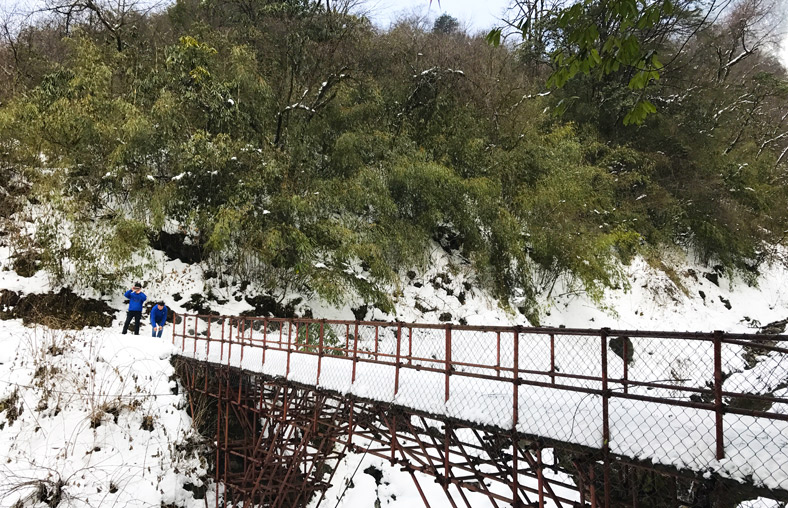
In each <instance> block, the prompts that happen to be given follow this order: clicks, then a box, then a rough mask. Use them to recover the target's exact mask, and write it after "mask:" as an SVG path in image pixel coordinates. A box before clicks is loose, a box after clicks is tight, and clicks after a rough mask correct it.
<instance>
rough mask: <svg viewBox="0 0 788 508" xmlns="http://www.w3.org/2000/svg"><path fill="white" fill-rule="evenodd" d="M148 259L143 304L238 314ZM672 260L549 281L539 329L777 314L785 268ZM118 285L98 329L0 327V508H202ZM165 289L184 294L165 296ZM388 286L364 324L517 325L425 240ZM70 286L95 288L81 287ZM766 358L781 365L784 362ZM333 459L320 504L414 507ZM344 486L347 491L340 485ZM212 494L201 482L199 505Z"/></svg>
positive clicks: (195, 478)
mask: <svg viewBox="0 0 788 508" xmlns="http://www.w3.org/2000/svg"><path fill="white" fill-rule="evenodd" d="M8 255H9V251H8V250H7V249H5V248H1V247H0V265H2V267H3V268H7V267H8V265H9V263H8ZM155 258H156V266H157V269H156V270H155V271H154V272H153V273H151V274H150V275H149V276H148V277H147V278H146V279H145V280H143V282H144V283H145V287H146V289H145V292H146V293H147V294H148V296H149V299H150V300H151V301H155V300H158V299H164V300H165V301H166V303H167V305H168V306H170V307H171V308H172V309H173V310H175V311H176V312H183V311H185V309H184V307H183V304H184V303H185V302H186V301H187V300H188V299H189V296H190V295H192V294H195V293H196V294H205V293H206V285H208V286H211V289H212V292H213V293H214V294H216V295H217V296H218V297H219V298H222V299H224V300H226V301H225V303H217V302H210V305H211V308H212V309H213V310H215V311H218V312H220V313H222V314H226V315H236V314H238V313H240V312H242V311H246V310H249V309H251V306H250V305H249V304H248V303H246V302H245V301H244V299H243V298H241V297H240V296H242V295H241V294H240V293H239V288H234V287H224V288H222V287H219V285H218V284H217V283H216V282H215V281H212V280H208V281H205V280H203V273H202V270H201V269H200V268H199V267H197V266H190V265H186V264H184V263H182V262H180V261H177V260H175V261H173V260H167V259H166V258H165V257H164V256H163V254H161V253H158V252H157V253H155ZM677 264H678V265H680V268H679V269H677V270H676V272H675V273H676V275H675V276H674V277H673V280H671V278H670V277H668V276H667V275H666V274H665V273H663V272H660V271H658V270H655V269H653V268H651V267H650V266H649V265H648V264H647V263H646V262H645V261H644V260H642V259H637V260H635V261H634V262H633V263H632V264H631V265H630V266H628V267H624V270H625V271H626V273H627V278H628V280H629V283H630V288H629V290H628V291H625V290H615V291H614V290H611V291H608V292H607V293H606V294H605V297H604V299H603V301H602V302H601V303H593V302H591V301H590V300H589V299H588V298H587V297H586V296H585V295H583V294H582V293H580V294H578V293H576V292H574V291H573V290H572V288H571V287H569V285H567V284H559V285H557V286H556V288H555V290H554V291H553V295H554V296H552V297H551V298H550V299H549V300H548V299H545V300H544V301H543V302H542V303H541V308H542V321H541V324H542V325H551V326H560V325H565V326H567V327H593V328H600V327H603V326H607V327H612V328H623V329H661V330H704V331H708V330H714V329H723V330H726V331H754V328H755V327H756V326H757V325H765V324H767V323H770V322H773V321H777V320H781V319H786V318H788V285H786V281H788V270H786V268H785V266H783V265H780V264H776V265H774V266H771V267H767V268H766V269H764V270H763V274H762V277H761V278H760V279H759V285H758V286H757V287H753V286H749V285H747V284H746V283H745V282H744V281H743V280H741V279H738V278H734V280H729V279H728V278H726V277H716V283H715V282H713V281H712V280H713V279H715V277H714V276H713V275H714V274H713V270H711V269H710V268H708V267H703V266H699V265H697V264H696V263H693V262H691V261H689V260H680V261H679V262H677ZM705 274H709V275H708V276H706V275H705ZM128 282H129V285H130V284H131V282H132V281H131V280H129V281H128ZM676 282H678V285H677V284H676ZM0 289H11V290H14V291H21V292H23V293H35V292H45V291H48V290H57V289H59V288H55V287H51V286H50V285H49V282H48V280H47V278H46V276H45V275H44V274H43V273H41V272H39V273H37V274H36V275H35V276H33V277H30V278H25V277H20V276H18V275H16V274H15V273H13V272H12V271H9V270H7V269H6V270H2V271H0ZM395 289H398V290H399V291H395ZM77 292H79V291H77ZM701 292H702V294H701ZM121 293H122V292H118V294H116V295H113V296H112V297H110V298H108V299H107V301H108V303H109V304H110V305H111V306H112V307H113V308H116V309H118V311H119V312H118V313H117V314H116V319H115V322H114V324H113V326H112V327H111V328H110V329H86V330H82V331H79V332H62V331H54V330H49V329H46V328H44V327H25V326H23V325H22V324H21V322H19V321H0V401H14V403H13V404H12V405H13V406H14V407H15V408H16V409H17V412H18V413H20V414H19V415H18V417H17V418H16V419H15V421H13V422H11V421H10V419H9V412H8V411H3V412H2V413H0V426H2V429H0V450H2V451H0V454H2V455H0V485H2V486H3V487H0V506H12V505H13V504H14V503H15V502H16V501H18V500H27V502H26V505H27V506H34V505H36V504H37V503H38V505H39V506H44V505H42V504H41V501H36V499H37V498H38V497H41V496H40V495H39V492H40V490H39V485H40V484H43V485H45V486H46V487H47V489H49V490H48V491H47V490H46V489H44V494H45V495H44V496H43V497H44V498H45V499H46V498H47V496H49V499H50V500H51V498H52V496H53V495H54V494H55V493H56V491H57V489H56V488H55V487H56V486H57V484H58V482H59V481H62V483H63V485H62V488H61V489H60V490H61V492H62V494H61V495H62V496H63V499H65V498H69V499H72V500H75V501H76V500H85V501H86V502H87V503H89V505H90V506H102V505H106V506H110V505H119V506H160V505H161V504H162V503H164V504H174V505H176V506H184V507H190V506H204V503H205V500H203V499H195V497H194V494H193V493H192V492H191V491H190V490H187V488H188V489H191V490H195V489H194V488H193V487H191V484H193V485H195V486H196V487H199V486H200V485H201V482H200V480H199V478H200V476H201V475H203V474H205V467H206V464H205V463H204V461H201V460H200V459H199V453H198V451H199V448H198V447H196V446H195V443H197V442H198V437H197V436H195V435H194V433H193V432H192V431H191V430H190V420H189V417H188V415H187V414H186V411H185V407H184V406H185V399H184V396H183V394H182V393H178V394H174V393H173V390H174V388H175V387H176V383H175V382H174V381H172V380H171V379H170V377H171V376H172V374H173V369H172V366H171V365H170V363H169V357H170V355H171V353H172V351H173V349H172V347H171V346H170V345H169V344H168V342H167V340H166V334H165V339H160V340H159V339H152V338H150V337H149V334H150V329H149V327H148V326H147V325H145V326H143V327H142V331H141V336H140V337H134V336H131V335H127V336H122V335H120V334H119V331H120V326H121V324H122V319H123V317H124V314H125V313H124V312H123V310H124V307H123V297H122V294H121ZM176 293H177V294H180V295H181V296H182V297H183V298H181V299H180V300H179V301H175V300H174V298H173V295H175V294H176ZM392 293H394V294H397V295H398V296H397V302H396V304H397V309H398V310H397V315H396V316H387V315H384V314H382V313H381V312H380V311H379V310H377V309H370V310H369V311H368V312H367V315H366V316H365V317H366V319H386V320H393V319H398V320H401V321H422V322H438V321H440V320H441V319H445V318H446V313H449V314H451V321H452V322H455V323H456V322H459V321H460V320H462V321H463V322H466V323H468V324H523V325H527V324H528V323H526V322H525V319H524V318H523V317H522V316H521V315H519V314H518V313H517V312H516V311H505V310H502V309H500V308H499V307H498V306H497V305H496V302H495V301H494V300H493V299H492V298H490V297H489V296H488V295H486V294H485V293H484V292H483V291H480V290H479V289H478V288H477V287H476V285H475V284H474V277H473V274H472V273H470V272H468V271H467V270H466V269H464V268H463V266H462V264H461V263H458V262H457V260H456V259H452V258H451V257H449V256H448V255H446V254H445V253H444V252H443V251H442V250H441V249H440V248H439V247H437V246H436V247H435V249H434V250H433V252H432V266H431V268H430V269H429V270H427V272H426V273H417V274H416V275H415V277H412V278H411V277H407V276H406V277H403V282H402V284H401V286H400V287H399V288H392ZM82 294H84V295H85V296H97V295H94V294H92V293H91V292H90V291H84V292H82ZM289 296H290V297H297V296H302V295H289ZM350 307H351V304H348V305H346V306H344V307H343V308H333V307H331V306H329V305H327V304H325V303H324V302H320V301H316V300H310V299H305V300H304V301H303V303H301V304H300V306H299V308H298V309H297V310H299V311H300V312H303V311H304V310H305V309H307V308H308V309H310V310H311V311H312V312H313V314H314V316H315V317H325V318H341V319H352V318H353V313H352V311H351V308H350ZM728 307H730V308H728ZM610 309H615V312H612V311H611V310H610ZM53 345H54V347H53ZM46 351H48V353H47V354H45V352H46ZM53 351H54V352H55V353H57V354H52V352H53ZM770 361H772V362H776V363H777V364H780V363H781V362H782V359H778V358H773V359H771V360H770ZM782 363H783V364H784V362H782ZM767 367H768V365H767V364H766V363H765V364H764V365H762V366H760V368H761V369H765V368H767ZM756 370H757V369H756ZM738 375H742V374H738ZM747 375H749V374H747ZM752 375H753V376H755V375H757V373H755V372H753V374H752ZM732 379H735V378H732ZM14 393H16V396H15V398H14V396H13V394H14ZM9 407H10V406H9ZM20 408H21V411H19V409H20ZM144 423H145V425H143V424H144ZM151 424H152V425H151ZM359 463H361V465H360V466H358V467H357V465H358V464H359ZM370 465H375V467H376V468H377V469H379V470H380V471H382V473H383V477H382V478H381V479H380V480H379V482H378V481H376V479H375V478H373V477H372V476H371V475H370V474H367V473H365V472H364V471H365V470H366V469H367V468H368V466H370ZM339 467H340V471H339V472H338V474H337V475H336V477H335V486H334V488H332V489H331V491H330V492H329V493H328V494H327V504H326V506H335V505H338V506H345V507H355V506H369V507H370V508H371V507H372V506H373V505H374V504H375V500H378V499H379V500H380V501H381V503H382V505H383V506H389V507H392V508H396V507H407V508H411V507H412V506H414V505H416V506H417V505H419V504H420V497H419V495H418V493H417V491H416V489H415V487H414V486H413V484H412V481H411V479H410V477H409V475H408V474H407V473H403V472H401V471H399V470H398V468H391V467H390V466H388V464H386V463H381V462H380V461H377V459H374V458H371V457H363V456H362V455H360V454H354V455H350V456H348V457H347V458H346V459H345V460H343V461H342V463H341V464H340V466H339ZM351 477H352V482H351V481H350V480H351ZM42 482H43V483H42ZM348 483H352V485H353V487H352V488H345V487H346V486H347V485H348ZM421 484H422V486H425V488H426V490H427V496H428V499H430V502H431V504H432V506H447V505H448V503H447V501H445V498H444V496H443V494H442V492H441V489H440V487H439V486H438V485H436V484H434V483H433V482H432V480H431V479H428V478H424V479H423V481H422V482H421ZM184 487H186V488H184ZM212 492H213V490H212V486H211V485H210V484H209V485H208V492H207V494H206V498H207V500H208V502H209V504H212V499H213V497H212V496H213V493H212ZM340 496H341V499H339V497H340ZM480 502H481V501H480ZM480 506H482V505H481V504H480Z"/></svg>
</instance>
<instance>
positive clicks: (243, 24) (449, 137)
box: [0, 0, 788, 308]
mask: <svg viewBox="0 0 788 508" xmlns="http://www.w3.org/2000/svg"><path fill="white" fill-rule="evenodd" d="M91 19H93V18H89V17H86V18H85V20H84V22H83V23H82V25H81V27H80V29H79V30H73V27H72V30H71V31H69V33H68V35H67V36H66V37H65V38H62V39H61V37H62V36H63V35H64V32H63V31H64V30H65V25H64V24H63V23H65V21H63V20H58V19H57V18H54V17H53V18H52V19H50V20H48V21H47V22H46V24H41V25H39V26H30V27H25V28H24V29H23V30H22V31H21V32H20V33H19V35H18V37H17V39H16V42H18V41H20V40H24V41H27V42H28V43H29V44H27V45H26V46H24V47H22V48H20V49H18V50H17V51H15V52H13V54H12V52H9V48H10V47H11V46H10V45H9V42H10V41H6V43H5V45H4V46H3V47H2V48H0V65H2V66H3V68H4V69H6V70H8V71H9V72H8V75H10V76H12V78H8V79H11V80H12V81H13V82H11V81H9V82H8V83H6V84H8V85H9V87H8V88H6V89H7V90H10V92H8V93H9V95H8V96H7V97H5V98H4V99H3V103H2V105H0V143H1V144H2V153H0V165H2V167H3V168H7V171H6V170H5V169H4V171H6V172H7V174H9V175H10V172H11V171H13V173H14V175H16V177H18V178H17V179H19V178H21V179H23V180H26V181H28V182H30V183H32V184H33V185H32V188H31V190H30V193H31V194H30V198H31V200H33V201H34V202H36V203H38V205H39V211H38V213H37V214H36V215H34V218H35V220H36V221H37V223H38V224H39V228H38V230H37V237H36V240H37V248H38V249H40V250H41V252H42V256H41V257H42V260H43V266H44V267H45V268H47V269H48V270H49V271H50V272H51V273H53V274H54V275H56V276H58V277H60V278H62V279H69V280H76V281H78V282H80V283H83V284H89V285H93V286H96V287H100V288H102V289H108V288H110V287H112V285H113V284H115V283H117V281H118V279H117V278H118V276H119V275H120V274H129V273H134V270H135V269H136V270H139V269H141V267H142V266H143V265H142V263H144V259H145V257H144V256H145V253H146V246H147V242H148V238H150V237H151V235H153V237H155V235H156V234H157V232H158V231H161V230H162V229H163V228H165V226H166V225H170V226H168V227H172V226H171V225H172V224H177V227H178V228H180V230H181V231H182V232H185V233H187V234H188V235H189V236H190V237H191V239H192V241H193V242H194V244H195V245H198V246H199V247H200V248H201V249H202V251H203V254H204V259H205V260H206V262H207V263H209V264H212V265H215V266H217V267H221V268H222V270H221V271H224V272H227V271H229V272H230V274H231V275H232V276H235V277H239V278H241V279H244V280H251V281H255V282H258V283H260V284H261V285H263V286H264V287H266V288H268V289H270V290H272V291H274V292H280V293H281V292H282V291H284V290H286V289H295V290H298V291H302V292H315V293H317V294H319V295H321V296H322V297H324V298H326V299H328V300H329V301H333V302H339V301H342V300H343V299H344V298H345V297H347V296H348V295H350V294H355V295H359V296H360V297H361V298H362V299H364V300H366V301H368V302H371V303H374V304H376V305H378V306H380V307H382V308H390V305H391V301H390V300H389V297H388V289H387V288H388V287H389V286H388V284H389V283H391V282H393V281H396V280H398V274H399V273H400V272H401V271H403V270H407V269H409V268H410V267H412V266H413V265H418V264H420V263H423V262H425V259H426V256H425V252H426V249H427V247H428V245H429V242H430V241H432V240H433V239H436V240H446V239H448V238H450V242H448V243H450V244H451V245H452V246H454V247H458V249H459V254H460V255H462V256H464V257H465V258H466V259H467V260H468V261H469V262H470V263H472V264H473V265H474V266H475V268H476V272H477V273H478V274H479V279H480V281H481V282H482V283H483V284H484V285H486V287H488V288H489V289H490V290H492V291H493V292H494V293H495V294H496V296H498V297H499V298H501V299H502V301H504V302H508V301H510V299H511V298H512V297H513V296H515V295H522V296H524V297H525V302H524V305H525V307H526V308H528V307H530V306H531V305H532V304H533V301H534V296H535V295H536V294H537V293H540V292H544V291H550V290H551V288H552V287H553V284H554V283H555V281H556V280H557V278H558V277H560V276H562V275H565V276H568V277H570V278H574V279H575V280H577V281H578V283H579V284H581V285H582V287H583V288H585V289H586V290H588V291H590V292H592V294H599V292H600V290H601V289H603V288H604V287H607V286H610V285H615V284H618V283H620V282H621V281H620V279H619V274H618V272H617V269H616V267H617V266H619V262H624V263H626V262H628V260H630V259H631V258H632V256H633V255H635V254H637V253H642V252H648V253H649V255H652V256H653V255H654V253H655V252H656V253H658V252H659V250H660V249H661V248H662V247H664V246H666V245H673V244H679V245H682V246H686V247H689V248H692V249H694V250H695V251H696V252H698V253H700V255H702V256H703V258H704V259H705V260H707V261H713V262H714V263H715V264H721V265H723V266H724V267H726V268H728V269H738V268H747V269H752V268H753V267H755V266H757V263H759V262H761V261H763V259H764V254H763V253H764V252H765V251H764V250H763V249H762V246H763V245H764V244H765V243H778V242H782V241H783V236H784V234H783V229H784V227H783V225H784V224H786V223H788V221H787V219H788V217H786V203H788V200H787V199H786V198H788V196H786V181H785V170H786V164H788V160H786V159H788V158H786V157H782V156H781V152H782V150H783V148H784V146H785V143H784V142H781V141H780V140H782V139H783V138H780V137H778V136H780V135H781V133H782V131H783V130H785V129H786V127H785V125H784V123H785V118H782V119H780V117H779V115H777V114H776V113H775V112H774V110H773V109H774V108H778V107H779V108H782V110H784V108H785V106H786V103H788V85H787V84H786V80H785V72H784V70H783V69H782V68H781V67H779V65H777V64H776V63H775V62H774V61H772V60H771V59H770V58H769V57H768V56H765V55H756V56H752V57H751V59H750V62H751V63H747V65H746V66H736V67H735V68H734V69H733V71H732V72H729V73H728V74H726V75H725V79H722V78H721V76H720V69H719V68H718V67H714V66H713V65H695V67H694V68H693V67H691V66H689V65H684V66H677V67H676V68H675V70H673V68H665V69H664V70H663V71H662V80H661V81H660V83H659V84H658V85H653V86H650V88H647V92H648V93H649V94H650V96H649V98H650V100H651V102H653V103H655V104H657V105H658V106H659V107H660V111H659V113H658V114H656V115H651V116H650V117H649V118H648V119H647V120H646V122H645V123H644V124H643V125H641V126H638V127H627V128H624V127H623V126H621V118H622V117H623V116H624V115H625V113H626V111H627V108H628V107H631V104H630V105H629V106H628V105H627V104H628V103H627V100H628V99H627V98H626V96H627V94H625V93H623V92H621V91H622V90H624V89H625V88H626V86H627V82H626V79H624V80H622V79H620V78H618V77H616V76H613V75H610V76H604V77H602V78H601V79H597V80H594V79H592V77H591V76H583V75H582V74H580V75H578V77H577V79H574V80H571V81H569V83H568V84H567V85H566V87H565V88H564V89H562V90H557V91H553V92H552V93H551V94H550V95H545V94H541V93H540V92H542V91H543V90H544V83H545V79H546V77H547V74H548V73H549V69H547V68H546V67H545V66H544V65H543V64H542V65H538V64H536V63H535V61H536V60H538V59H536V60H535V56H534V50H533V48H531V49H528V48H525V49H523V48H520V49H517V50H513V49H512V48H507V47H491V46H489V45H488V44H486V42H485V41H484V40H483V39H482V38H479V37H470V36H468V35H466V34H463V33H461V32H458V31H457V30H456V29H451V30H449V29H437V28H436V29H433V30H429V29H427V28H426V27H422V26H420V25H419V24H418V23H416V22H408V21H403V22H401V23H399V24H398V25H396V26H394V27H393V28H392V29H391V30H389V31H387V32H381V31H379V30H377V29H375V28H373V27H372V26H371V25H370V24H369V22H368V21H366V20H365V19H363V18H359V17H357V16H354V15H352V14H348V13H341V12H326V11H325V10H324V7H323V5H322V4H321V3H316V2H307V1H303V2H281V3H277V2H266V1H263V2H257V3H249V5H248V9H246V10H242V9H241V8H240V4H237V3H234V2H225V1H223V0H215V1H212V2H197V1H191V0H182V1H179V2H177V3H176V4H174V5H173V6H171V7H170V8H169V9H168V10H167V11H166V12H159V13H153V14H147V15H145V16H142V17H140V18H139V19H138V20H137V21H136V22H135V23H132V24H126V25H122V26H121V28H122V29H121V28H118V30H115V31H114V32H113V33H108V32H107V30H106V29H103V28H102V27H101V26H93V25H91V24H90V20H91ZM94 21H95V20H94ZM443 21H444V22H446V21H450V20H443ZM436 26H437V25H436ZM441 26H443V25H441ZM447 26H448V25H447ZM451 26H453V25H451ZM726 30H727V32H726ZM732 30H733V28H731V26H727V25H725V23H724V22H720V23H718V24H717V25H709V26H708V27H706V28H705V29H704V30H701V31H699V32H698V35H697V37H696V38H695V39H693V41H692V43H691V44H690V45H689V46H687V48H686V49H684V48H682V49H683V52H682V53H679V54H678V56H677V61H681V62H684V63H686V62H685V61H687V62H702V63H704V62H705V63H708V59H710V58H711V53H710V52H711V51H712V49H711V48H710V47H707V46H708V45H704V37H706V38H708V39H714V40H715V41H716V40H721V39H724V38H725V37H726V33H728V32H730V33H729V34H728V35H729V36H730V37H734V36H735V34H734V33H733V32H732ZM556 33H558V34H559V35H558V36H560V31H559V32H556ZM661 44H663V46H661V47H660V51H661V52H662V54H665V53H670V52H671V51H674V52H676V51H678V49H679V48H671V47H670V44H669V43H664V42H663V43H661ZM14 48H17V46H14ZM663 58H664V57H663ZM756 60H757V62H756ZM745 67H746V68H745ZM3 79H6V78H3ZM682 91H684V93H683V95H682ZM741 97H747V98H748V99H747V100H745V101H742V102H741V104H739V103H737V102H736V101H737V100H740V101H741ZM569 99H571V100H569ZM753 101H755V102H757V107H756V106H753ZM559 105H560V108H559V109H561V110H565V113H564V115H563V116H562V117H555V116H554V115H553V114H552V112H553V111H554V110H555V109H556V107H557V106H559ZM567 105H568V106H567ZM742 115H744V117H743V116H742ZM782 136H783V137H785V135H784V134H782ZM775 137H778V139H777V140H774V139H773V138H775ZM770 140H771V141H770ZM782 153H783V155H784V152H782ZM10 179H11V178H10V177H8V176H5V175H4V176H3V178H2V179H0V184H2V185H3V189H5V188H6V187H8V188H10V187H9V181H10ZM42 207H43V209H44V210H47V213H43V214H42V213H41V209H42ZM130 270H131V272H130Z"/></svg>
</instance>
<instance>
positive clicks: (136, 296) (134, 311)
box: [123, 282, 148, 335]
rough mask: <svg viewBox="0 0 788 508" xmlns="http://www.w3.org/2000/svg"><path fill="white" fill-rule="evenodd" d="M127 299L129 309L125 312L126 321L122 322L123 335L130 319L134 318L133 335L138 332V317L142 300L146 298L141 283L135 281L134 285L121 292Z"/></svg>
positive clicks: (140, 314)
mask: <svg viewBox="0 0 788 508" xmlns="http://www.w3.org/2000/svg"><path fill="white" fill-rule="evenodd" d="M123 296H125V297H126V298H128V299H129V310H128V311H127V312H126V322H125V323H124V324H123V335H126V332H127V331H128V330H129V324H131V320H132V319H133V320H134V335H139V334H140V319H141V318H142V302H144V301H145V300H147V299H148V297H147V296H146V295H145V293H143V292H142V284H140V283H139V282H137V283H136V284H134V287H133V288H131V289H129V290H128V291H126V292H125V293H123Z"/></svg>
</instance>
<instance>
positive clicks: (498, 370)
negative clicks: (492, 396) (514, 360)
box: [495, 330, 501, 377]
mask: <svg viewBox="0 0 788 508" xmlns="http://www.w3.org/2000/svg"><path fill="white" fill-rule="evenodd" d="M495 374H496V375H497V376H498V377H501V331H500V330H498V331H497V332H495Z"/></svg>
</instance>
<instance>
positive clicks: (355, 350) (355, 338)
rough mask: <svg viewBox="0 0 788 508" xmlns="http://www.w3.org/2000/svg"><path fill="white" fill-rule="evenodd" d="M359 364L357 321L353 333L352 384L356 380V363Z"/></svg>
mask: <svg viewBox="0 0 788 508" xmlns="http://www.w3.org/2000/svg"><path fill="white" fill-rule="evenodd" d="M357 364H358V321H356V329H355V333H354V334H353V374H352V376H351V379H350V384H353V383H355V382H356V365H357Z"/></svg>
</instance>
